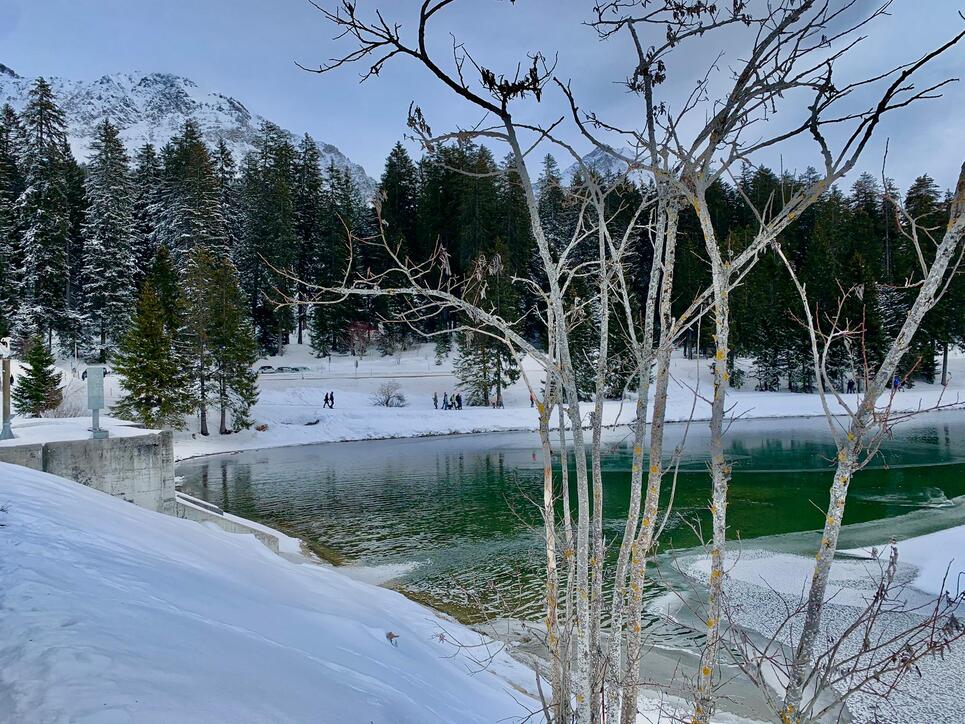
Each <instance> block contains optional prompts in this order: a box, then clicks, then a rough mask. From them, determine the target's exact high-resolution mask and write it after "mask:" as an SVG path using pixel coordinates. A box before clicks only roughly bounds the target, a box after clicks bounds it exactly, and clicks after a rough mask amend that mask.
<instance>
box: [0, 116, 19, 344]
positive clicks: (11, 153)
mask: <svg viewBox="0 0 965 724" xmlns="http://www.w3.org/2000/svg"><path fill="white" fill-rule="evenodd" d="M19 144H20V122H19V120H18V119H17V114H16V113H14V111H13V108H11V107H10V105H5V106H4V107H3V109H2V110H0V337H6V336H8V335H9V334H10V332H11V330H12V327H13V317H14V313H15V312H16V310H17V307H18V304H19V302H18V299H17V290H18V286H19V282H20V278H19V274H18V271H19V270H20V268H21V258H20V244H19V241H18V234H17V212H16V201H17V197H18V196H19V195H20V194H21V192H22V191H23V179H22V177H21V175H20V168H19V161H18V156H19Z"/></svg>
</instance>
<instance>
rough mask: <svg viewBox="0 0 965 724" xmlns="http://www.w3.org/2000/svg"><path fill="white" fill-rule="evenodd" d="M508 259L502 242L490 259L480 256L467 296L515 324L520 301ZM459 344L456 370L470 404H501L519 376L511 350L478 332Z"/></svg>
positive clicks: (463, 337) (459, 339)
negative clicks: (510, 274) (512, 280)
mask: <svg viewBox="0 0 965 724" xmlns="http://www.w3.org/2000/svg"><path fill="white" fill-rule="evenodd" d="M505 256H506V247H505V245H504V244H502V243H501V242H497V244H496V245H495V246H494V249H493V252H492V255H491V256H488V257H487V256H485V255H481V256H479V257H478V258H477V259H476V262H475V264H476V267H475V268H476V273H475V274H474V279H475V280H476V281H475V282H474V284H473V285H472V286H471V287H470V288H469V289H468V290H467V293H468V294H469V295H470V298H474V299H475V301H476V303H477V304H479V305H481V306H482V307H483V308H484V309H486V310H487V311H489V312H490V313H492V314H495V315H497V316H499V317H501V318H502V319H504V320H506V321H507V322H509V323H513V322H515V320H516V319H517V318H518V316H519V298H518V296H517V294H516V291H515V289H514V288H513V285H512V283H511V282H510V279H509V277H508V275H507V273H506V270H505V268H504V267H503V261H502V260H503V258H504V257H505ZM456 343H457V349H458V356H457V357H456V361H455V363H454V365H453V370H454V372H455V375H456V377H457V378H458V379H459V383H460V384H459V386H460V388H462V389H463V390H465V391H466V393H467V394H466V396H467V400H468V402H469V404H471V405H486V406H489V405H491V404H497V405H499V404H501V403H502V399H503V391H504V390H505V389H506V388H507V387H508V386H510V385H512V384H514V383H515V382H516V381H517V380H518V379H519V375H520V369H519V361H518V360H517V359H516V357H515V355H514V354H513V352H512V350H511V349H510V348H509V347H508V346H507V345H506V344H504V343H502V342H501V341H499V340H498V339H495V338H493V337H492V336H490V335H487V334H483V333H479V332H464V333H461V334H459V335H457V336H456Z"/></svg>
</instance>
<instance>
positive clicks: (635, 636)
mask: <svg viewBox="0 0 965 724" xmlns="http://www.w3.org/2000/svg"><path fill="white" fill-rule="evenodd" d="M677 220H678V211H677V208H676V206H675V205H673V204H670V205H669V207H668V209H667V222H666V223H667V227H666V234H665V247H666V251H665V253H664V254H663V255H662V256H663V263H662V265H661V267H662V274H661V278H660V343H659V346H658V348H657V360H656V361H657V365H656V373H655V376H654V395H653V415H652V417H651V420H650V450H649V459H650V469H649V472H648V474H647V493H646V500H645V502H644V509H643V520H642V521H641V522H640V532H639V535H638V536H637V539H636V540H635V541H634V543H633V547H632V550H631V572H630V594H629V602H628V604H627V609H628V611H629V621H628V624H627V629H628V631H627V653H626V665H625V666H624V671H625V672H626V674H625V678H624V692H623V706H622V711H621V719H620V720H621V722H622V724H634V722H636V718H637V696H638V692H639V689H640V686H639V684H640V651H641V647H642V643H643V640H642V639H643V631H642V619H643V586H644V583H645V580H646V572H647V561H648V559H649V557H650V553H651V551H652V550H653V545H654V543H655V540H654V531H655V529H656V522H657V511H658V508H659V505H660V485H661V482H662V480H663V467H662V460H663V433H664V424H665V422H666V417H667V391H668V387H669V383H670V357H671V354H672V353H673V346H674V345H673V342H674V339H673V330H672V329H671V304H672V301H673V296H672V293H671V292H672V290H673V271H674V264H675V262H676V248H677ZM657 258H658V256H657V255H655V256H654V264H656V263H657ZM647 376H648V379H649V370H647ZM634 452H635V453H636V450H634ZM635 462H637V464H638V465H639V464H640V463H639V461H635Z"/></svg>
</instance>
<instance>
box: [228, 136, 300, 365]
mask: <svg viewBox="0 0 965 724" xmlns="http://www.w3.org/2000/svg"><path fill="white" fill-rule="evenodd" d="M294 161H295V150H294V148H293V147H292V145H291V142H290V141H289V140H288V137H287V134H286V133H285V132H284V131H282V130H281V129H280V128H279V127H278V126H276V125H274V124H273V123H269V122H267V121H265V122H264V123H262V125H261V128H260V130H259V136H258V148H257V149H256V151H254V152H253V153H252V154H249V157H248V158H246V160H245V164H244V171H243V175H242V187H243V189H244V191H243V193H244V204H245V213H246V229H245V238H244V240H243V242H242V249H241V252H240V253H239V254H238V257H237V258H238V271H239V272H240V274H241V281H242V287H243V288H244V290H245V293H246V294H247V295H248V300H249V304H250V307H251V315H252V320H253V321H254V324H255V331H256V334H257V336H258V344H259V346H260V347H261V349H262V351H263V352H264V353H265V354H266V355H275V354H283V353H284V349H285V344H286V343H287V340H288V334H289V332H291V331H292V329H293V328H294V324H293V322H294V320H293V315H292V312H291V308H290V307H287V306H279V305H278V304H277V302H278V297H288V296H290V295H291V294H292V293H293V291H294V290H293V289H292V288H291V283H290V281H289V279H288V278H287V277H285V276H284V275H282V274H281V273H280V271H281V270H289V269H291V268H292V266H293V265H294V263H295V259H296V252H297V242H296V236H295V210H294V195H293V186H294Z"/></svg>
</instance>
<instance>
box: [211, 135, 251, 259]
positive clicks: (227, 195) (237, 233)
mask: <svg viewBox="0 0 965 724" xmlns="http://www.w3.org/2000/svg"><path fill="white" fill-rule="evenodd" d="M213 161H214V169H215V171H214V172H215V177H216V179H217V183H218V205H219V208H220V209H221V216H222V218H223V219H224V222H225V236H226V246H227V251H228V255H229V257H230V258H236V256H237V254H238V253H239V250H240V246H241V240H242V238H244V222H245V220H244V209H243V207H242V204H241V189H240V187H239V186H240V180H239V178H238V165H237V164H236V163H235V158H234V156H233V155H232V153H231V149H229V148H228V144H227V143H225V142H224V139H221V140H220V141H218V146H217V148H215V151H214V159H213Z"/></svg>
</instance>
